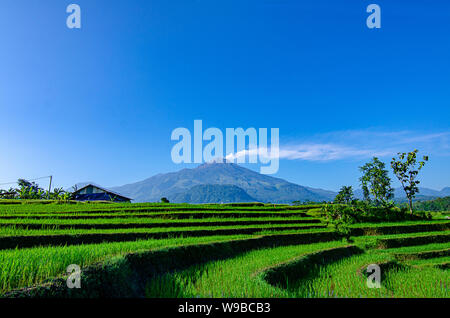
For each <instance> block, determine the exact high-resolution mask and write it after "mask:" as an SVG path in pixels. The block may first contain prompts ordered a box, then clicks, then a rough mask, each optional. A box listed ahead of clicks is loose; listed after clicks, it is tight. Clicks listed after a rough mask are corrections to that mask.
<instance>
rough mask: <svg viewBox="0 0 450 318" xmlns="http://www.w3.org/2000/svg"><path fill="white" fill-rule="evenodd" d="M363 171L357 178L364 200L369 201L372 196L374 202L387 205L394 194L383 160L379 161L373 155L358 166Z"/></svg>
mask: <svg viewBox="0 0 450 318" xmlns="http://www.w3.org/2000/svg"><path fill="white" fill-rule="evenodd" d="M359 170H360V171H361V172H362V173H363V175H362V177H361V178H359V181H360V182H361V187H362V190H363V194H364V199H365V200H366V201H369V202H370V201H371V196H373V198H374V201H375V204H376V205H379V204H382V205H384V206H387V205H388V201H389V200H390V199H392V197H393V196H394V190H393V189H392V187H391V179H390V178H389V176H388V171H387V170H386V169H385V164H384V162H381V161H380V160H379V159H378V158H377V157H373V159H372V161H370V162H368V163H366V164H365V165H364V166H362V167H359Z"/></svg>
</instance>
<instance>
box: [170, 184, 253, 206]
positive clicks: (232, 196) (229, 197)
mask: <svg viewBox="0 0 450 318" xmlns="http://www.w3.org/2000/svg"><path fill="white" fill-rule="evenodd" d="M168 199H169V201H170V202H173V203H185V202H189V203H233V202H256V201H257V200H256V199H255V198H252V197H251V196H249V195H248V193H247V192H245V191H244V190H243V189H241V188H239V187H237V186H235V185H229V184H224V185H222V184H201V185H197V186H194V187H192V188H190V189H189V190H188V191H186V192H184V193H178V194H174V195H172V196H169V198H168Z"/></svg>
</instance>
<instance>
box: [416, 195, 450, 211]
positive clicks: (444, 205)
mask: <svg viewBox="0 0 450 318" xmlns="http://www.w3.org/2000/svg"><path fill="white" fill-rule="evenodd" d="M414 208H415V209H416V210H419V211H450V196H448V197H444V198H437V199H434V200H430V201H423V202H416V203H414Z"/></svg>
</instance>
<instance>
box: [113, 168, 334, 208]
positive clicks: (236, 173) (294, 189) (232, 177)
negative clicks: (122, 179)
mask: <svg viewBox="0 0 450 318" xmlns="http://www.w3.org/2000/svg"><path fill="white" fill-rule="evenodd" d="M217 184H218V185H234V186H236V187H239V188H241V189H242V190H244V191H245V192H246V193H247V194H248V195H249V196H250V197H252V198H254V199H255V200H257V201H260V202H272V203H291V202H292V201H296V200H300V201H301V200H310V201H326V200H331V199H333V198H334V196H335V195H336V193H335V192H333V191H328V190H323V189H316V188H311V187H305V186H301V185H298V184H294V183H291V182H288V181H286V180H283V179H281V178H276V177H272V176H268V175H263V174H260V173H258V172H256V171H253V170H250V169H247V168H244V167H242V166H239V165H237V164H234V163H216V162H213V163H205V164H202V165H200V166H198V167H196V168H193V169H188V168H185V169H182V170H179V171H177V172H169V173H165V174H157V175H154V176H152V177H150V178H147V179H144V180H142V181H138V182H135V183H130V184H126V185H123V186H120V187H112V188H111V189H112V190H114V191H117V192H120V193H122V194H124V195H127V196H130V197H131V198H133V200H134V201H136V202H152V201H159V200H160V198H161V197H167V198H169V200H170V197H171V196H175V195H178V194H182V193H185V192H187V191H189V190H190V189H191V188H192V187H194V186H197V185H217ZM224 199H225V198H224ZM187 203H189V202H187Z"/></svg>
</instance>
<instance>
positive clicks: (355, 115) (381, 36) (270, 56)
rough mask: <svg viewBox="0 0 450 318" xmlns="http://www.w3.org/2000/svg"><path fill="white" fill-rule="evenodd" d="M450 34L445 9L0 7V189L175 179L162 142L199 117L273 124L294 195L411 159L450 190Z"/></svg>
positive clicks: (30, 2)
mask: <svg viewBox="0 0 450 318" xmlns="http://www.w3.org/2000/svg"><path fill="white" fill-rule="evenodd" d="M70 3H76V4H79V5H80V7H81V10H82V28H81V30H71V29H68V28H67V27H66V18H67V16H68V14H67V13H66V7H67V5H68V4H70ZM370 3H377V4H379V5H380V6H381V10H382V16H381V19H382V22H381V23H382V27H381V29H373V30H370V29H368V28H367V27H366V23H365V21H366V18H367V16H368V15H369V14H368V13H366V7H367V5H368V4H370ZM449 34H450V2H449V1H446V0H441V1H432V2H429V1H428V2H427V1H419V0H416V1H412V0H408V1H406V0H397V1H392V0H389V1H380V0H373V1H350V0H348V1H331V0H330V1H324V0H314V1H312V0H311V1H287V0H278V1H276V0H255V1H246V0H233V1H230V0H227V1H225V0H223V1H214V0H208V1H206V0H197V1H195V0H173V1H166V0H160V1H153V0H148V1H129V0H127V1H125V0H120V1H118V0H116V1H103V0H96V1H92V0H71V1H62V0H46V1H41V0H2V1H1V2H0V41H1V44H0V183H2V182H8V181H10V180H16V179H17V178H19V177H24V178H33V177H39V176H45V175H49V174H52V175H53V176H54V181H55V183H56V186H64V187H66V186H70V185H73V184H74V183H76V182H82V181H95V182H97V183H99V184H102V185H104V186H114V185H122V184H124V183H130V182H134V181H138V180H142V179H144V178H147V177H149V176H152V175H154V174H157V173H160V172H170V171H175V170H179V169H181V168H183V167H185V166H179V165H176V164H174V163H172V161H171V157H170V151H171V148H172V146H173V145H174V142H172V141H171V140H170V134H171V132H172V130H173V129H175V128H177V127H186V128H189V129H192V128H193V121H194V120H195V119H202V120H203V123H204V126H206V127H218V128H221V129H223V130H225V128H227V127H230V128H236V127H243V128H248V127H255V128H260V127H267V128H272V127H274V128H280V144H281V148H282V149H291V150H292V149H294V150H295V151H299V152H300V153H301V154H302V155H301V156H299V158H282V159H281V161H280V170H279V173H278V174H277V175H276V176H278V177H281V178H285V179H287V180H289V181H292V182H296V183H299V184H302V185H308V186H313V187H322V188H326V189H331V190H336V189H338V188H339V187H340V186H341V185H343V184H348V185H354V186H357V183H358V182H357V178H358V177H359V173H358V169H357V167H358V166H360V165H362V164H363V163H364V162H365V161H367V160H369V159H370V156H371V155H372V154H377V155H379V156H380V157H381V159H382V160H384V161H385V162H388V161H389V160H390V158H391V154H392V153H393V152H396V151H406V150H412V149H414V148H419V149H420V150H423V152H425V153H426V154H429V155H430V162H429V164H428V166H427V167H425V168H424V170H423V174H422V180H423V182H422V186H426V187H430V188H435V189H440V188H442V187H444V186H450V166H449V159H450V146H449V138H450V125H449V121H450V40H449ZM188 166H189V167H194V166H195V165H188ZM253 168H254V169H257V168H256V167H253Z"/></svg>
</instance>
